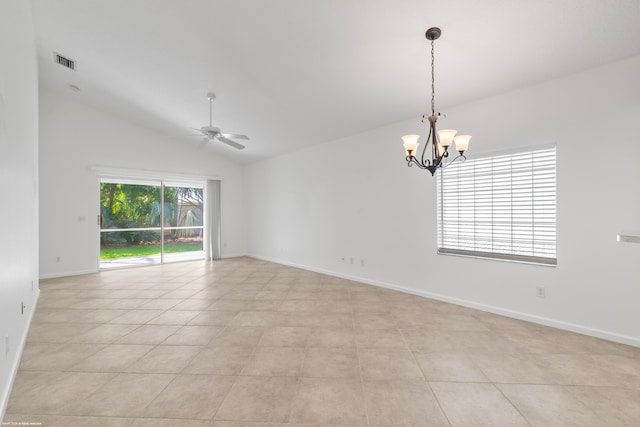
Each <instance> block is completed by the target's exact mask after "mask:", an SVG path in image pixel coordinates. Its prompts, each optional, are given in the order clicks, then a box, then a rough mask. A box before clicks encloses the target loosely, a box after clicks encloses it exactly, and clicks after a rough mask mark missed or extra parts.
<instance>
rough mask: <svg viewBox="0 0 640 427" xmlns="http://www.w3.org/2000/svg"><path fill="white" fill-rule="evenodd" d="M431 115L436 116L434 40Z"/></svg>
mask: <svg viewBox="0 0 640 427" xmlns="http://www.w3.org/2000/svg"><path fill="white" fill-rule="evenodd" d="M431 115H432V116H435V115H436V80H435V59H434V48H433V40H431Z"/></svg>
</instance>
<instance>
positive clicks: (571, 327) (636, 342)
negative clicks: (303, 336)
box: [247, 254, 640, 347]
mask: <svg viewBox="0 0 640 427" xmlns="http://www.w3.org/2000/svg"><path fill="white" fill-rule="evenodd" d="M247 256H249V257H251V258H256V259H260V260H263V261H269V262H274V263H276V264H283V265H287V266H290V267H296V268H300V269H303V270H308V271H313V272H316V273H322V274H327V275H329V276H334V277H340V278H342V279H348V280H353V281H356V282H361V283H365V284H368V285H373V286H378V287H381V288H386V289H392V290H395V291H399V292H404V293H407V294H412V295H418V296H421V297H425V298H430V299H434V300H438V301H443V302H448V303H451V304H457V305H461V306H464V307H469V308H474V309H476V310H481V311H486V312H489V313H494V314H499V315H501V316H506V317H511V318H514V319H519V320H525V321H527V322H532V323H537V324H540V325H545V326H551V327H553V328H558V329H563V330H566V331H571V332H577V333H579V334H583V335H588V336H592V337H596V338H602V339H605V340H609V341H614V342H618V343H621V344H627V345H631V346H634V347H640V338H637V337H632V336H629V335H622V334H618V333H615V332H610V331H604V330H602V329H597V328H591V327H589V326H584V325H578V324H575V323H570V322H565V321H562V320H556V319H551V318H548V317H542V316H537V315H535V314H529V313H523V312H520V311H515V310H510V309H507V308H502V307H495V306H492V305H487V304H481V303H477V302H474V301H469V300H465V299H460V298H455V297H450V296H447V295H442V294H436V293H432V292H425V291H420V290H417V289H412V288H405V287H402V286H397V285H393V284H391V283H385V282H380V281H377V280H371V279H367V278H364V277H358V276H351V275H348V274H343V273H338V272H335V271H330V270H325V269H322V268H317V267H312V266H308V265H304V264H297V263H293V262H289V261H285V260H280V259H275V258H269V257H263V256H260V255H255V254H248V255H247Z"/></svg>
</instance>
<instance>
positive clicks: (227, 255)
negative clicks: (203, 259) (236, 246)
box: [221, 253, 247, 259]
mask: <svg viewBox="0 0 640 427" xmlns="http://www.w3.org/2000/svg"><path fill="white" fill-rule="evenodd" d="M243 256H247V254H233V253H232V254H222V256H221V258H222V259H227V258H239V257H243Z"/></svg>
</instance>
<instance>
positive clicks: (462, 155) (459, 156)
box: [440, 154, 467, 169]
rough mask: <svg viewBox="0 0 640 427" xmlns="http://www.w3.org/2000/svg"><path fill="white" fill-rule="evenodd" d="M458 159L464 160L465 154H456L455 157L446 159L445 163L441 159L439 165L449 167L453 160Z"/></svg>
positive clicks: (465, 158)
mask: <svg viewBox="0 0 640 427" xmlns="http://www.w3.org/2000/svg"><path fill="white" fill-rule="evenodd" d="M458 160H459V161H460V162H464V161H465V160H467V156H465V155H464V154H458V155H457V156H456V157H454V158H453V159H451V160H450V161H448V162H446V163H445V162H444V161H443V162H442V163H440V167H441V168H442V169H444V168H446V167H449V166H450V165H451V164H452V163H454V162H455V161H458Z"/></svg>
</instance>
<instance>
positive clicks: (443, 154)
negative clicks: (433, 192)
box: [402, 27, 471, 175]
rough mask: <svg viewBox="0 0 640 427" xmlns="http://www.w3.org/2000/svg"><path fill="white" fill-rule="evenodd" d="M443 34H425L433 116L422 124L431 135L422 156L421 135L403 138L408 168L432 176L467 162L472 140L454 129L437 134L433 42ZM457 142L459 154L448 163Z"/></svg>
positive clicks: (437, 30) (424, 118) (431, 31)
mask: <svg viewBox="0 0 640 427" xmlns="http://www.w3.org/2000/svg"><path fill="white" fill-rule="evenodd" d="M440 34H442V31H440V28H436V27H433V28H429V29H428V30H427V32H426V34H425V36H426V37H427V40H430V41H431V115H427V114H425V115H423V116H422V123H425V122H427V121H428V122H429V135H427V141H426V142H425V144H424V147H423V148H422V154H421V155H420V158H419V159H418V158H417V157H416V154H417V153H418V145H420V143H419V142H418V138H420V135H404V136H403V137H402V141H403V142H404V143H403V146H404V150H405V153H406V156H407V157H406V160H407V165H408V166H413V165H414V164H415V165H416V166H418V167H419V168H420V169H427V170H428V171H429V172H431V175H434V174H435V173H436V171H437V170H438V168H441V167H444V166H447V165H449V164H450V163H452V162H454V161H456V160H460V161H464V160H466V157H465V156H464V152H465V151H466V150H467V148H468V147H469V140H470V139H471V135H458V136H456V133H458V131H456V130H454V129H442V130H439V131H437V132H436V122H437V121H438V117H440V116H442V114H440V113H438V114H436V108H435V92H436V90H435V78H434V62H435V61H434V48H433V44H434V43H433V42H434V40H437V39H438V38H439V37H440ZM429 142H431V158H430V159H429V158H425V154H426V152H427V146H428V145H429ZM454 142H455V148H456V151H458V153H460V154H459V155H458V156H456V157H455V158H454V159H452V160H450V161H449V162H446V159H447V158H448V157H449V147H451V145H452V144H453V143H454Z"/></svg>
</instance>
